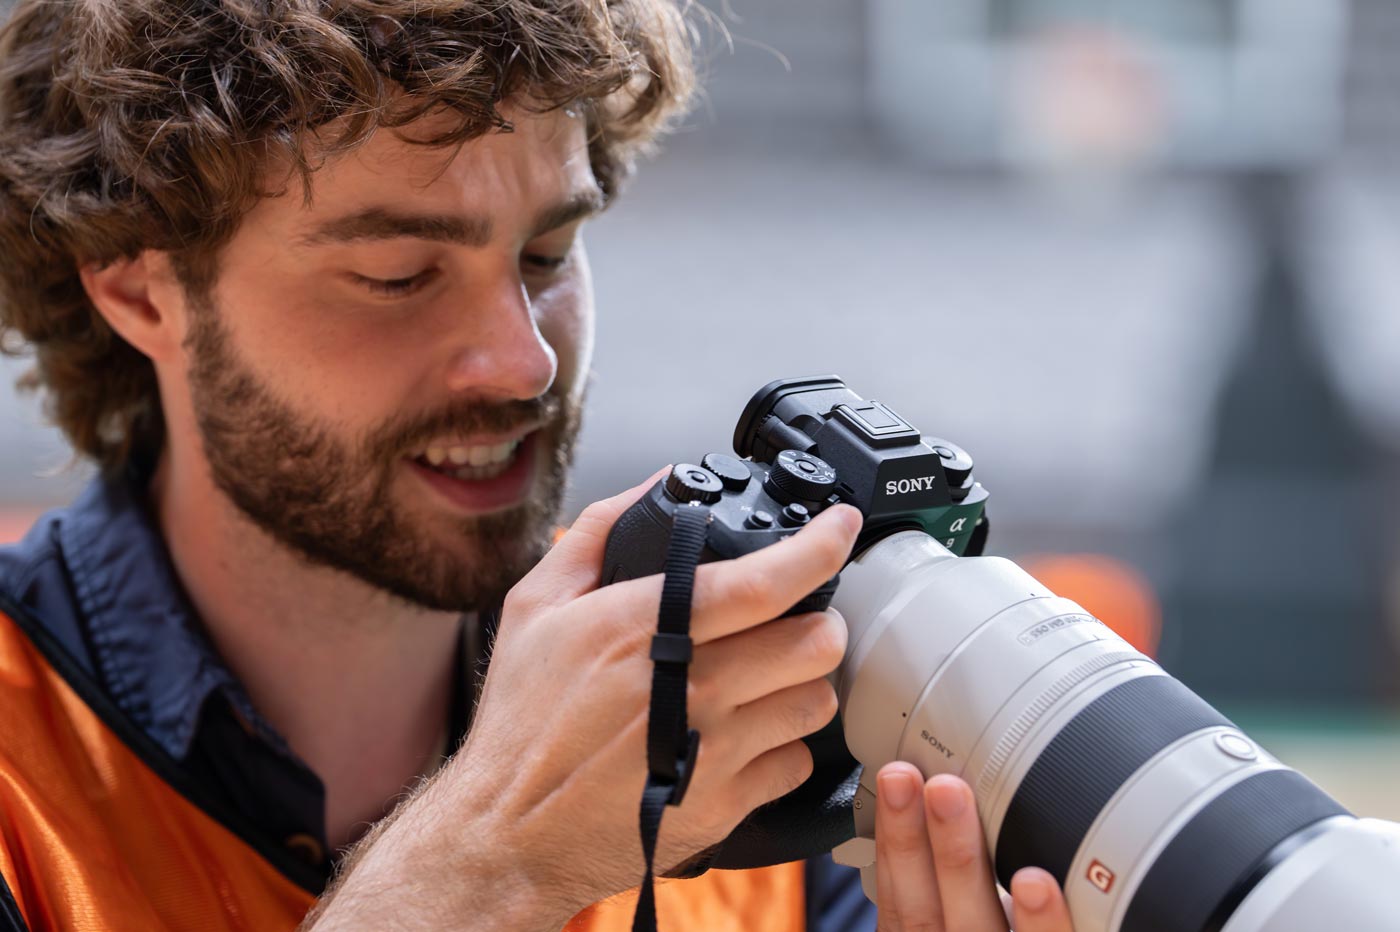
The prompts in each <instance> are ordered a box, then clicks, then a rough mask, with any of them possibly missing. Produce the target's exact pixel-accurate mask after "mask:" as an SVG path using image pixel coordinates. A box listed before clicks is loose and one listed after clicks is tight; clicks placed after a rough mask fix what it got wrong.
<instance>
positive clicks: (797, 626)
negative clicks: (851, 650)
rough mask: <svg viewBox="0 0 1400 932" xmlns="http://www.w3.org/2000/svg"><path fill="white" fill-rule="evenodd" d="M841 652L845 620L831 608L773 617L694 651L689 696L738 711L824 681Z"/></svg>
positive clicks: (838, 661) (844, 642)
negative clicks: (791, 688) (789, 689)
mask: <svg viewBox="0 0 1400 932" xmlns="http://www.w3.org/2000/svg"><path fill="white" fill-rule="evenodd" d="M845 653H846V620H845V619H844V618H842V617H841V615H840V613H839V612H837V611H836V610H835V609H827V610H826V611H824V612H808V613H806V614H802V615H792V616H789V617H787V618H778V619H775V620H773V621H770V622H767V623H766V624H761V625H759V626H758V627H756V628H750V629H748V630H747V631H740V632H738V633H737V634H731V635H729V636H728V637H723V638H720V639H718V640H715V641H710V642H709V643H708V644H704V645H702V646H701V647H698V648H696V650H695V659H694V661H692V663H691V666H690V687H691V696H692V698H693V699H694V701H695V702H696V703H705V702H717V701H722V702H724V703H727V704H728V705H729V706H730V707H734V706H740V705H743V704H744V703H747V702H753V701H754V700H755V699H758V698H760V697H762V696H766V695H769V694H772V693H775V692H777V691H778V690H780V689H785V688H786V687H788V686H795V685H797V684H798V683H805V682H807V681H808V680H815V679H817V678H818V677H823V676H826V675H827V674H828V673H830V672H831V671H832V670H835V669H836V667H837V665H838V664H839V663H841V658H842V656H843V655H844V654H845ZM823 724H825V723H823Z"/></svg>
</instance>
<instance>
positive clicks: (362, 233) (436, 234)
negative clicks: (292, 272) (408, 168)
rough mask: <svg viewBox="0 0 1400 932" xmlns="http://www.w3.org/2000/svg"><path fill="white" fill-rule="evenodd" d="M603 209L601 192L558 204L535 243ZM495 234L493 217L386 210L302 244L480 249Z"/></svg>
mask: <svg viewBox="0 0 1400 932" xmlns="http://www.w3.org/2000/svg"><path fill="white" fill-rule="evenodd" d="M602 209H603V192H602V191H600V190H599V189H598V188H596V187H593V188H586V189H583V190H581V191H578V192H576V193H575V194H573V195H570V196H569V197H568V198H567V199H565V200H563V201H561V202H559V203H558V204H554V205H551V206H549V207H546V208H545V209H544V210H542V211H540V212H539V214H537V215H536V217H535V222H534V224H533V225H532V226H531V228H530V238H531V239H534V238H535V237H536V236H540V235H542V234H544V233H548V232H549V231H550V230H557V229H558V228H559V227H562V226H564V225H566V224H569V223H573V222H574V221H576V220H582V219H583V218H585V217H588V216H590V215H592V214H596V213H598V211H600V210H602ZM492 232H493V224H492V222H491V219H490V218H489V217H482V216H479V215H471V214H419V213H408V212H405V211H401V210H394V209H391V208H387V207H369V208H366V209H365V210H361V211H357V212H355V213H353V214H347V215H346V216H344V217H337V218H335V219H334V220H328V221H326V222H325V223H323V224H321V225H320V226H318V227H317V228H316V229H315V230H313V231H311V232H310V233H308V234H306V235H305V236H302V237H301V238H300V239H299V240H298V242H300V243H301V244H302V245H304V246H325V245H329V244H335V243H352V242H357V241H361V240H384V239H398V238H400V237H411V238H413V239H425V240H432V241H434V242H440V243H455V244H457V245H461V246H472V247H475V248H478V249H480V248H481V247H483V246H485V245H487V244H488V243H490V242H491V235H492Z"/></svg>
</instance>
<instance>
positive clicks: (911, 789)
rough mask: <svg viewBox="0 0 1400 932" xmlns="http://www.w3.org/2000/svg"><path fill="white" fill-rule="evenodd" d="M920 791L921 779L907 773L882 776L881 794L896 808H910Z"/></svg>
mask: <svg viewBox="0 0 1400 932" xmlns="http://www.w3.org/2000/svg"><path fill="white" fill-rule="evenodd" d="M918 792H919V781H918V780H915V779H914V778H913V777H912V776H911V775H909V774H907V773H887V774H882V775H881V776H880V795H881V796H883V797H884V798H885V801H886V802H888V803H889V804H890V806H892V807H893V808H895V809H908V808H909V804H910V803H912V802H913V801H914V796H915V795H916V794H917V793H918Z"/></svg>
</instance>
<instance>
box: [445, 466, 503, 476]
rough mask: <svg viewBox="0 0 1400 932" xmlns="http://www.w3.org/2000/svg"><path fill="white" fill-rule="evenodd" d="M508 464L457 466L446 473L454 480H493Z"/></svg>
mask: <svg viewBox="0 0 1400 932" xmlns="http://www.w3.org/2000/svg"><path fill="white" fill-rule="evenodd" d="M509 465H510V464H509V463H490V464H488V465H486V466H459V467H457V468H456V469H454V470H452V471H451V472H449V473H448V475H450V476H451V477H452V478H454V479H470V480H481V479H494V478H495V477H497V476H499V475H500V474H501V473H503V472H505V471H506V469H507V468H508V467H509Z"/></svg>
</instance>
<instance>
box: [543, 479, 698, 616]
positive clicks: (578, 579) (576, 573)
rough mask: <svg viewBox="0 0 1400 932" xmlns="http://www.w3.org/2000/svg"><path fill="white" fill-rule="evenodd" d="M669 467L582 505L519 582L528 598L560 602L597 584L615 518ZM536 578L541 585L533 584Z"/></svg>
mask: <svg viewBox="0 0 1400 932" xmlns="http://www.w3.org/2000/svg"><path fill="white" fill-rule="evenodd" d="M670 469H671V467H670V466H666V467H664V468H662V469H659V470H657V471H656V472H655V473H653V474H652V476H651V477H650V478H649V479H647V480H646V481H645V482H643V483H641V484H640V485H635V486H633V487H632V488H630V489H628V490H627V491H626V492H620V493H618V494H617V495H614V496H613V497H612V498H605V499H603V500H602V501H599V502H594V503H593V504H591V505H589V506H588V507H587V508H585V509H584V510H583V512H582V514H580V515H579V516H578V517H577V518H576V519H574V523H573V524H572V525H571V526H570V527H569V530H568V531H567V532H566V533H565V534H564V536H563V537H562V538H560V539H559V542H558V543H557V544H555V545H554V546H553V547H552V548H551V549H550V550H549V552H548V553H546V554H545V555H544V558H543V559H542V560H540V562H539V563H538V564H536V565H535V567H534V569H532V570H531V571H530V572H529V573H528V574H527V575H526V576H525V578H524V579H522V580H521V581H520V583H519V585H518V586H517V587H516V588H518V589H521V590H522V592H521V593H519V594H517V597H519V596H520V595H528V596H529V597H530V599H531V601H532V602H533V603H534V604H536V605H540V606H546V605H563V604H564V603H565V602H570V601H573V600H574V599H576V598H578V597H579V596H581V595H583V594H584V593H585V592H589V591H591V590H593V589H595V588H597V586H598V583H599V580H598V572H599V570H600V569H601V568H602V565H603V549H604V547H605V546H606V545H607V542H608V534H609V533H610V532H611V531H612V528H613V525H614V524H616V523H617V519H618V518H620V517H621V516H622V513H623V512H624V511H626V510H627V509H628V508H631V507H632V506H633V505H634V504H636V503H637V501H638V500H639V499H640V498H641V497H642V496H643V495H645V494H646V492H647V490H648V489H650V488H651V487H652V486H653V485H655V484H656V482H657V480H658V479H660V478H661V477H662V476H664V475H665V474H666V473H667V472H669V471H670ZM535 580H539V581H541V582H542V583H543V584H542V585H538V586H537V585H534V584H533V583H534V581H535Z"/></svg>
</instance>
